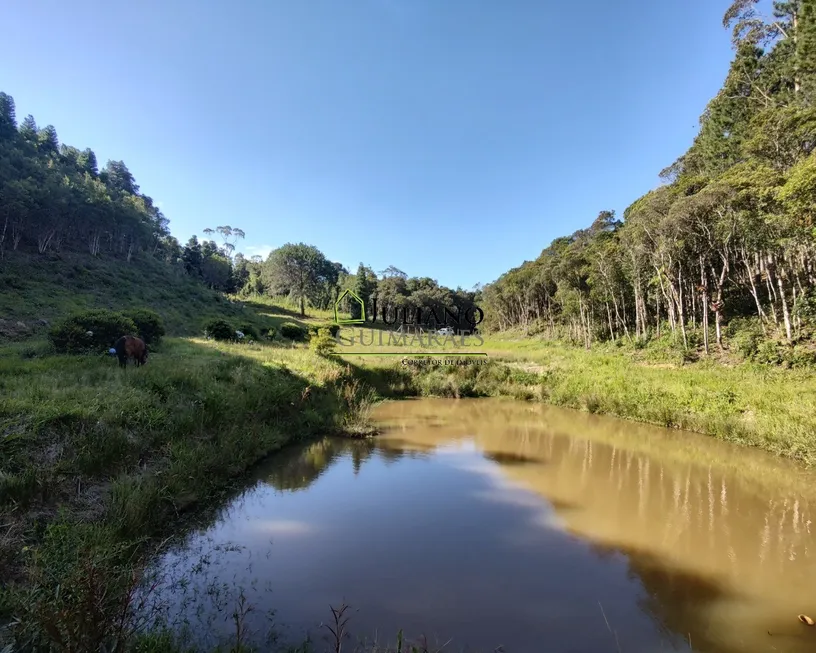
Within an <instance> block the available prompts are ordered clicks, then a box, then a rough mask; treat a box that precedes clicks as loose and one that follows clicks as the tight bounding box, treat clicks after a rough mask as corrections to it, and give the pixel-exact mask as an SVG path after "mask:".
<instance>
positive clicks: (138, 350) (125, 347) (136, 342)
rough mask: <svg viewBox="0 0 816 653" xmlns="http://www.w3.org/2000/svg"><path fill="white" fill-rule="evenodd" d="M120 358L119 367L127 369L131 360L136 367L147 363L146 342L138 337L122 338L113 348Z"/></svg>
mask: <svg viewBox="0 0 816 653" xmlns="http://www.w3.org/2000/svg"><path fill="white" fill-rule="evenodd" d="M113 348H114V349H115V350H116V356H117V357H118V358H119V367H126V366H127V362H128V359H129V358H132V359H133V362H134V363H135V364H136V367H139V366H140V365H144V364H145V363H146V362H147V345H146V344H145V343H144V340H142V339H141V338H137V337H136V336H122V337H121V338H119V340H117V341H116V344H115V345H114V346H113Z"/></svg>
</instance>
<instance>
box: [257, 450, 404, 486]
mask: <svg viewBox="0 0 816 653" xmlns="http://www.w3.org/2000/svg"><path fill="white" fill-rule="evenodd" d="M375 455H376V456H377V458H378V459H379V460H381V462H383V463H384V464H392V463H394V462H396V461H398V460H399V459H401V458H405V457H415V455H416V452H411V451H407V450H403V449H400V448H394V447H386V446H382V445H381V444H380V443H379V442H378V441H377V440H376V439H375V438H361V439H349V438H336V437H326V438H322V439H320V440H317V441H314V442H309V443H307V444H302V445H292V446H290V447H287V448H286V449H284V450H283V451H281V452H280V453H279V454H277V455H276V456H274V457H273V458H271V459H270V460H269V462H268V466H267V467H266V469H265V470H264V476H263V478H264V480H265V481H266V482H267V483H268V484H269V485H271V486H272V487H274V488H275V489H276V490H278V491H281V492H295V491H298V490H305V489H307V488H308V487H309V486H311V485H312V484H313V483H314V482H315V481H316V480H317V479H318V478H320V477H321V476H322V475H323V474H324V473H325V472H326V471H327V470H328V469H330V468H331V467H332V465H334V464H335V463H337V462H338V461H339V460H341V459H343V458H345V457H348V458H349V459H350V461H351V465H352V469H353V471H354V474H355V475H357V474H359V473H360V470H361V469H362V467H363V466H364V465H365V463H366V462H367V461H369V460H371V459H372V457H374V456H375Z"/></svg>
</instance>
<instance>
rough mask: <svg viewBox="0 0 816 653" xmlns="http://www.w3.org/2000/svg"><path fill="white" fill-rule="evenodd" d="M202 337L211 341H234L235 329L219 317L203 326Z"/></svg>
mask: <svg viewBox="0 0 816 653" xmlns="http://www.w3.org/2000/svg"><path fill="white" fill-rule="evenodd" d="M204 335H205V336H206V337H207V338H212V339H213V340H234V339H235V329H234V328H233V327H232V325H231V324H230V323H229V322H227V321H226V320H224V319H222V318H220V317H219V318H216V319H214V320H210V321H209V322H207V323H206V324H205V325H204Z"/></svg>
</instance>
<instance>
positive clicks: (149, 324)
mask: <svg viewBox="0 0 816 653" xmlns="http://www.w3.org/2000/svg"><path fill="white" fill-rule="evenodd" d="M122 314H123V315H124V316H125V317H129V318H130V319H131V320H133V323H134V324H135V325H136V331H137V332H138V333H139V337H140V338H141V339H142V340H144V341H145V343H146V344H148V345H157V344H159V342H161V339H162V338H163V337H164V334H165V331H164V324H162V319H161V316H160V315H159V314H158V313H156V311H151V310H150V309H149V308H134V309H130V310H127V311H123V312H122Z"/></svg>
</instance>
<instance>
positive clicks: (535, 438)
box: [390, 401, 816, 653]
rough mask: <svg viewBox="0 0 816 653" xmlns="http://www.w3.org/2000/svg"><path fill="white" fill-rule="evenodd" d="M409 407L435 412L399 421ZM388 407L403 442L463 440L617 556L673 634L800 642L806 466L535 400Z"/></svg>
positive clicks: (785, 646) (758, 644)
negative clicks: (416, 421)
mask: <svg viewBox="0 0 816 653" xmlns="http://www.w3.org/2000/svg"><path fill="white" fill-rule="evenodd" d="M412 409H414V410H418V411H420V412H421V411H429V410H433V411H436V413H435V415H436V417H437V420H438V419H439V418H440V417H441V418H442V419H443V420H444V421H445V422H446V424H445V425H443V426H440V425H439V424H438V421H437V422H436V423H435V425H434V427H433V428H428V426H427V420H425V422H426V423H422V424H421V425H417V426H415V427H414V428H412V426H411V422H412V416H411V410H412ZM396 410H397V411H398V410H402V411H404V412H401V413H397V412H395V413H394V414H392V415H391V416H390V417H391V421H392V423H393V424H395V425H398V426H399V430H400V431H401V433H400V437H401V438H402V439H403V440H404V441H405V442H407V443H410V446H412V447H414V448H433V447H434V446H440V445H445V444H448V443H449V442H451V441H455V440H458V439H462V438H467V439H469V440H472V441H473V442H475V443H476V445H477V446H478V447H479V449H480V450H481V451H482V452H484V453H483V455H484V457H485V458H487V459H489V460H492V461H493V462H495V463H496V464H497V465H498V466H499V468H500V469H502V470H503V473H504V475H505V476H506V477H507V478H508V479H510V480H513V481H516V482H517V483H519V484H520V485H521V486H524V487H525V488H526V489H529V490H532V491H535V492H537V493H538V494H540V495H541V496H543V497H544V498H546V499H547V501H548V502H549V503H550V504H551V505H552V506H553V509H554V510H555V512H556V513H558V514H559V516H560V517H561V519H562V521H563V522H564V523H565V524H566V526H567V528H568V529H569V530H570V531H571V532H573V533H575V534H576V535H578V536H580V537H582V538H583V539H585V540H587V541H589V542H592V543H594V544H593V548H594V549H595V550H596V551H597V552H598V553H599V555H602V556H609V555H614V554H619V555H620V554H622V555H623V556H625V559H626V564H627V566H628V569H629V571H630V573H631V575H632V577H633V578H636V579H637V580H638V581H639V583H640V584H641V585H642V587H643V591H644V598H643V600H642V603H641V607H642V609H643V610H644V611H645V612H647V613H649V614H650V615H651V616H652V617H653V618H654V620H655V621H656V622H657V623H660V624H662V625H664V626H665V627H666V628H667V629H668V630H670V631H672V632H674V633H676V634H677V635H678V636H679V637H681V638H683V639H685V638H686V637H687V636H688V634H689V633H691V636H692V640H693V642H694V650H706V651H712V652H717V653H732V652H734V653H736V651H751V650H766V649H769V650H770V647H771V646H776V648H777V649H778V650H786V651H791V652H795V651H799V650H802V651H804V650H809V649H808V648H807V646H806V645H810V646H812V645H813V641H812V632H805V631H807V630H808V629H802V628H801V627H800V626H799V624H798V623H797V622H796V619H795V617H796V614H797V613H798V612H802V611H806V610H807V609H810V610H813V609H814V608H813V607H812V606H813V597H814V595H813V591H812V587H813V586H814V585H816V565H814V564H813V561H814V553H813V549H814V539H813V535H812V530H813V524H812V518H813V514H812V513H813V512H814V511H813V508H814V505H816V491H814V487H813V483H812V479H813V476H812V475H811V476H808V475H807V474H806V473H805V472H803V471H802V470H800V469H796V468H793V467H792V466H790V465H787V464H786V463H783V462H779V461H774V460H772V459H771V458H770V457H766V456H761V455H755V452H751V451H746V450H743V449H738V448H736V447H731V446H728V445H725V444H724V443H721V442H715V441H713V439H711V438H708V439H704V438H698V437H696V436H693V435H690V434H683V433H676V432H675V433H671V434H668V433H666V432H665V431H663V430H661V429H650V428H649V427H644V426H641V425H635V424H631V423H628V422H622V421H620V420H612V419H604V418H598V417H593V416H586V415H581V414H578V413H574V412H570V411H559V410H558V409H555V410H551V409H548V408H546V407H545V408H541V409H534V410H531V409H530V408H528V407H526V406H523V407H517V408H515V407H514V406H513V405H511V404H507V403H495V402H490V401H483V402H474V403H466V402H447V403H445V404H444V405H443V404H441V403H437V402H429V403H427V404H425V405H415V408H414V407H412V406H410V405H406V406H405V407H404V408H402V407H397V408H396ZM808 479H810V480H808ZM564 506H566V507H567V509H565V508H564ZM768 631H770V632H772V633H774V635H773V637H774V638H775V639H774V640H773V641H769V640H768V638H769V637H772V636H770V635H768ZM805 638H809V639H805Z"/></svg>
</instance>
